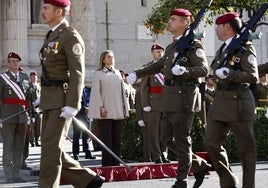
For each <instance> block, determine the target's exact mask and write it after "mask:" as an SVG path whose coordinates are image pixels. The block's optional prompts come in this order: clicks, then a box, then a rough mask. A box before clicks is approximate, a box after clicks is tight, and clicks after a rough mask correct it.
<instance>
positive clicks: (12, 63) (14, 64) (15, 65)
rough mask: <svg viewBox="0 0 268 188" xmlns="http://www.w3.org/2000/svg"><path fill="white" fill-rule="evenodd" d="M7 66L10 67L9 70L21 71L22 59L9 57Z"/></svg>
mask: <svg viewBox="0 0 268 188" xmlns="http://www.w3.org/2000/svg"><path fill="white" fill-rule="evenodd" d="M7 66H8V68H9V70H10V71H11V72H14V73H16V72H18V71H19V68H20V61H19V60H18V59H15V58H9V59H8V63H7Z"/></svg>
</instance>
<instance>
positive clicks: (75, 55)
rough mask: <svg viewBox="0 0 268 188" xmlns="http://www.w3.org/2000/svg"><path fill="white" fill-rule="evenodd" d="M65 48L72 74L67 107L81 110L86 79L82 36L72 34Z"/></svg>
mask: <svg viewBox="0 0 268 188" xmlns="http://www.w3.org/2000/svg"><path fill="white" fill-rule="evenodd" d="M70 35H71V36H70V37H69V38H70V40H68V41H67V42H66V44H65V46H64V50H65V53H66V59H67V63H68V68H69V72H70V76H69V90H68V94H67V95H66V104H65V105H66V106H71V107H73V108H77V109H78V108H80V105H81V102H80V101H81V97H82V90H83V88H84V78H85V47H84V42H83V40H82V38H81V36H80V35H79V34H78V33H76V32H72V33H71V34H70Z"/></svg>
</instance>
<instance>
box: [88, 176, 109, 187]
mask: <svg viewBox="0 0 268 188" xmlns="http://www.w3.org/2000/svg"><path fill="white" fill-rule="evenodd" d="M104 180H105V178H104V177H102V176H99V175H96V176H95V178H94V179H93V180H92V181H91V182H89V184H88V185H87V186H86V188H100V187H101V186H102V184H103V182H104Z"/></svg>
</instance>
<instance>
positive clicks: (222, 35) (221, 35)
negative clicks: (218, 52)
mask: <svg viewBox="0 0 268 188" xmlns="http://www.w3.org/2000/svg"><path fill="white" fill-rule="evenodd" d="M227 29H228V27H227V24H219V25H217V27H216V34H217V36H218V39H219V40H221V41H226V39H228V38H227V36H226V30H227Z"/></svg>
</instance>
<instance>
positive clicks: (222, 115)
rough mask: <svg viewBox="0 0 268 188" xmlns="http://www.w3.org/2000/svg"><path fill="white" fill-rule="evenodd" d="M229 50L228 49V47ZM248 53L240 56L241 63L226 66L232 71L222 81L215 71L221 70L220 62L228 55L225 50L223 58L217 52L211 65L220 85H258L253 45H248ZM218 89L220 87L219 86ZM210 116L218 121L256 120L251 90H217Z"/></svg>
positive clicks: (230, 63)
mask: <svg viewBox="0 0 268 188" xmlns="http://www.w3.org/2000/svg"><path fill="white" fill-rule="evenodd" d="M227 48H228V47H227ZM246 48H247V51H245V52H243V53H242V54H239V55H238V56H239V57H240V62H239V63H234V62H229V63H228V64H227V65H225V66H226V67H227V68H229V69H230V72H229V75H228V77H227V78H226V79H220V78H219V77H217V75H216V74H215V71H216V70H217V69H218V68H220V67H219V65H220V62H221V61H222V59H223V58H224V57H225V55H226V54H227V53H228V52H227V49H225V50H224V51H223V53H222V55H221V56H219V51H217V52H216V56H215V59H214V61H213V63H212V65H211V69H212V71H213V72H214V78H215V81H216V83H217V85H219V84H241V83H253V84H254V83H256V81H257V79H258V68H257V61H256V52H255V49H254V47H253V46H252V43H247V45H246ZM217 87H218V86H217ZM208 115H209V116H211V118H212V119H214V120H218V121H238V120H253V119H255V118H256V110H255V99H254V96H253V93H252V91H251V90H250V89H240V90H239V92H238V90H237V89H235V90H219V89H216V93H215V98H214V102H213V103H212V105H211V106H210V109H209V114H208Z"/></svg>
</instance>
